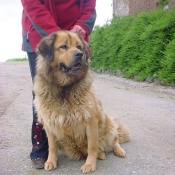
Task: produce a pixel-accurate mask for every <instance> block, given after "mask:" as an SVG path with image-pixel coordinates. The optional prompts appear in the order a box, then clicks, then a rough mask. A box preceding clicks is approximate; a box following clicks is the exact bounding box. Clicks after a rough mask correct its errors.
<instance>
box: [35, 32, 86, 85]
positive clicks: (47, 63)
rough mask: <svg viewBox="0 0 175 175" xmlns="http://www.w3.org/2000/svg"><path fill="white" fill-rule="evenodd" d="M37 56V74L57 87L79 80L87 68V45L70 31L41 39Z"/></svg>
mask: <svg viewBox="0 0 175 175" xmlns="http://www.w3.org/2000/svg"><path fill="white" fill-rule="evenodd" d="M37 54H38V58H37V74H40V75H41V76H43V77H44V78H45V79H46V80H47V81H49V82H51V83H54V84H58V85H59V86H69V85H70V84H72V83H75V82H77V81H79V80H81V79H82V78H84V77H85V75H86V73H87V71H88V68H89V55H88V44H87V43H86V42H85V41H84V40H83V38H82V37H81V36H80V35H78V34H76V33H73V32H70V31H58V32H55V33H52V34H50V35H49V36H47V37H45V38H43V39H42V40H41V42H40V43H39V44H38V46H37Z"/></svg>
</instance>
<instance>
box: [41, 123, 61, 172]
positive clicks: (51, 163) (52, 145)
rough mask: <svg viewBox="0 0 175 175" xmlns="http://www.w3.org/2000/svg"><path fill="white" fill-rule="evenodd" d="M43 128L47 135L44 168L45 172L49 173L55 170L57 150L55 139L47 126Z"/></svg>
mask: <svg viewBox="0 0 175 175" xmlns="http://www.w3.org/2000/svg"><path fill="white" fill-rule="evenodd" d="M44 128H45V131H46V134H47V138H48V144H49V155H48V158H47V161H46V163H45V166H44V168H45V170H47V171H50V170H53V169H55V168H57V161H58V155H57V153H58V148H57V145H56V141H55V140H56V139H55V136H54V135H53V133H51V132H50V131H49V129H48V127H47V126H44Z"/></svg>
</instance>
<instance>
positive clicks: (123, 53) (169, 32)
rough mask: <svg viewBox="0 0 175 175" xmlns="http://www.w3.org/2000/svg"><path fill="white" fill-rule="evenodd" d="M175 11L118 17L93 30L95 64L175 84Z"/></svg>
mask: <svg viewBox="0 0 175 175" xmlns="http://www.w3.org/2000/svg"><path fill="white" fill-rule="evenodd" d="M174 40H175V11H174V10H171V9H170V10H166V11H164V10H161V9H157V10H154V11H151V12H150V13H146V12H142V13H138V14H137V16H136V17H133V16H130V15H129V16H125V17H115V18H113V20H112V21H111V23H110V24H105V25H104V26H102V27H100V26H96V27H95V29H94V31H93V33H92V34H91V37H90V41H91V49H92V67H94V68H95V69H99V70H101V71H103V70H109V69H110V70H112V72H115V71H117V70H120V71H121V72H122V74H123V76H124V77H126V78H135V79H136V80H139V81H144V80H145V79H147V78H148V77H149V80H151V81H154V79H156V80H157V79H159V81H160V82H164V83H166V84H171V85H173V84H175V68H174V66H175V52H174V50H173V48H174V46H175V45H174V43H175V41H174Z"/></svg>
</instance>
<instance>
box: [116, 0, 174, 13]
mask: <svg viewBox="0 0 175 175" xmlns="http://www.w3.org/2000/svg"><path fill="white" fill-rule="evenodd" d="M158 1H159V0H113V14H114V15H117V16H124V15H128V14H135V13H137V12H141V11H150V10H154V9H155V8H156V7H157V4H158ZM172 6H175V0H170V1H169V7H172Z"/></svg>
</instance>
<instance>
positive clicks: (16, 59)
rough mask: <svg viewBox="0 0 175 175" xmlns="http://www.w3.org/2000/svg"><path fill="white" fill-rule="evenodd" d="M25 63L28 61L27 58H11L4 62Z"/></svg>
mask: <svg viewBox="0 0 175 175" xmlns="http://www.w3.org/2000/svg"><path fill="white" fill-rule="evenodd" d="M27 61H28V59H27V58H12V59H8V60H6V62H27Z"/></svg>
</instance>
